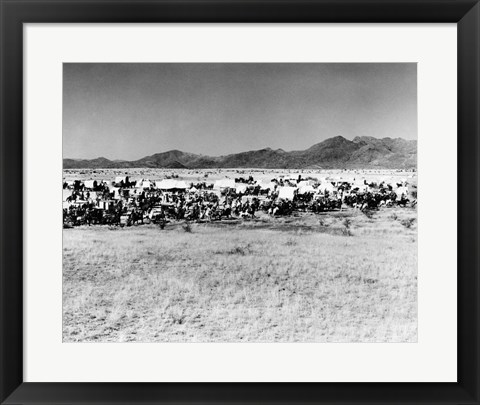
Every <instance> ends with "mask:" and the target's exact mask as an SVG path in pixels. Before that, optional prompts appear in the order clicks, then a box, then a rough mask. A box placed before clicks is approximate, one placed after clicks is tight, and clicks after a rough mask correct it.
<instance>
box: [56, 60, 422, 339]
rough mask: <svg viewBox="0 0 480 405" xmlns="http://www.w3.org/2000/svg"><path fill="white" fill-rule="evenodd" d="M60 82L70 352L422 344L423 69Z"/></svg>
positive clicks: (207, 72) (240, 67) (184, 66)
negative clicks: (150, 346)
mask: <svg viewBox="0 0 480 405" xmlns="http://www.w3.org/2000/svg"><path fill="white" fill-rule="evenodd" d="M62 69H63V111H62V117H63V118H62V119H63V122H62V133H63V173H62V210H63V269H62V273H63V280H62V288H63V289H62V291H63V293H62V294H63V297H62V298H63V308H62V322H63V325H62V340H63V342H66V343H75V342H81V343H86V342H97V343H107V342H109V343H115V342H118V343H126V342H133V343H134V342H142V343H170V342H171V343H180V342H185V343H241V342H248V343H415V342H417V332H418V331H417V322H418V311H417V303H418V292H417V256H418V255H417V240H418V235H417V228H418V220H417V198H418V196H417V193H418V189H417V174H418V173H417V137H418V129H417V124H418V122H417V64H416V63H64V64H63V68H62ZM59 169H60V168H59ZM59 169H58V170H59Z"/></svg>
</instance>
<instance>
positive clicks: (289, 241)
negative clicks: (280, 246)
mask: <svg viewBox="0 0 480 405" xmlns="http://www.w3.org/2000/svg"><path fill="white" fill-rule="evenodd" d="M285 245H286V246H296V245H297V241H296V240H295V239H293V238H290V239H288V240H287V241H286V242H285Z"/></svg>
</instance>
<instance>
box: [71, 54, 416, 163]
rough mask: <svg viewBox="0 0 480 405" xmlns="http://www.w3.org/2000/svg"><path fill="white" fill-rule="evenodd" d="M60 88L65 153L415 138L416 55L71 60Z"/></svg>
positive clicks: (112, 155)
mask: <svg viewBox="0 0 480 405" xmlns="http://www.w3.org/2000/svg"><path fill="white" fill-rule="evenodd" d="M63 92H64V93H63V156H64V157H66V158H67V157H68V158H88V159H91V158H95V157H99V156H104V157H106V158H109V159H128V160H133V159H139V158H142V157H144V156H147V155H151V154H154V153H158V152H165V151H167V150H171V149H180V150H182V151H184V152H193V153H201V154H205V155H212V156H218V155H222V154H228V153H237V152H242V151H247V150H254V149H261V148H265V147H271V148H274V149H277V148H282V149H285V150H288V151H289V150H301V149H306V148H308V147H310V146H312V145H313V144H315V143H318V142H321V141H322V140H324V139H326V138H330V137H332V136H337V135H342V136H344V137H345V138H347V139H353V138H354V137H355V136H374V137H377V138H383V137H387V136H389V137H391V138H396V137H402V138H405V139H416V138H417V65H416V64H413V63H398V64H392V63H382V64H379V63H362V64H352V63H349V64H333V63H321V64H315V63H313V64H305V63H285V64H277V63H266V64H260V63H259V64H257V63H255V64H252V63H248V64H237V63H235V64H229V63H205V64H202V63H191V64H185V63H181V64H174V63H171V64H164V63H159V64H117V63H115V64H97V63H94V64H85V63H68V64H64V66H63Z"/></svg>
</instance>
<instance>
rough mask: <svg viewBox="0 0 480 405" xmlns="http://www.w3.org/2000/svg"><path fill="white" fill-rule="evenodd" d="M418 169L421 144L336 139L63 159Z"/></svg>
mask: <svg viewBox="0 0 480 405" xmlns="http://www.w3.org/2000/svg"><path fill="white" fill-rule="evenodd" d="M416 166H417V141H416V140H410V141H408V140H405V139H402V138H395V139H392V138H382V139H379V138H374V137H370V136H361V137H356V138H354V139H353V140H351V141H350V140H348V139H346V138H344V137H343V136H336V137H333V138H329V139H326V140H324V141H323V142H320V143H317V144H315V145H313V146H311V147H310V148H308V149H305V150H300V151H291V152H286V151H284V150H283V149H275V150H274V149H271V148H265V149H259V150H253V151H249V152H241V153H234V154H230V155H224V156H216V157H212V156H206V155H199V154H194V153H187V152H182V151H179V150H170V151H168V152H162V153H156V154H154V155H151V156H145V157H144V158H142V159H139V160H134V161H127V160H109V159H106V158H104V157H99V158H96V159H91V160H88V159H63V168H64V169H87V168H89V169H108V168H112V169H120V168H169V169H208V168H258V169H411V168H416Z"/></svg>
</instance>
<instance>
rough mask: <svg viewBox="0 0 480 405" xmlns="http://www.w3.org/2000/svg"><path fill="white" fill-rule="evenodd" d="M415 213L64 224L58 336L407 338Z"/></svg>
mask: <svg viewBox="0 0 480 405" xmlns="http://www.w3.org/2000/svg"><path fill="white" fill-rule="evenodd" d="M260 215H261V214H260ZM416 217H417V213H416V210H415V209H410V208H392V209H383V210H380V211H378V212H376V213H375V214H374V215H373V217H372V218H369V217H367V216H366V215H364V214H362V213H361V212H353V211H348V212H336V213H328V214H325V215H313V214H301V215H299V216H294V217H288V218H270V217H268V216H266V215H261V216H260V217H259V218H258V219H256V220H250V221H248V220H245V221H241V222H240V221H230V222H223V223H205V224H192V225H191V229H187V230H185V227H184V225H183V224H181V223H176V224H168V225H167V226H166V227H165V229H163V230H162V229H160V228H159V227H157V226H154V225H143V226H138V227H130V228H109V227H105V226H103V227H102V226H96V227H78V228H73V229H66V230H64V233H63V257H64V259H63V260H64V263H63V341H64V342H76V341H82V342H415V341H416V340H417V223H416V220H415V219H416Z"/></svg>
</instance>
